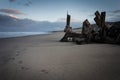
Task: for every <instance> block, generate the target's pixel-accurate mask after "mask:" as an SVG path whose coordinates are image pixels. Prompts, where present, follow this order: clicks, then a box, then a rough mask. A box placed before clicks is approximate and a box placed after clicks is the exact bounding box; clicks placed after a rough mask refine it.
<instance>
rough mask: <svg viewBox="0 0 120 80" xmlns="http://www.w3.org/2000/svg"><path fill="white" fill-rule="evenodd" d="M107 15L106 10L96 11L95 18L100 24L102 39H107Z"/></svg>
mask: <svg viewBox="0 0 120 80" xmlns="http://www.w3.org/2000/svg"><path fill="white" fill-rule="evenodd" d="M105 16H106V12H101V14H100V13H99V12H98V11H96V12H95V18H94V20H95V22H96V24H97V25H98V28H99V35H100V38H101V39H102V40H105V37H106V31H105V29H106V25H105Z"/></svg>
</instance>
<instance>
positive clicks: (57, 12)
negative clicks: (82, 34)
mask: <svg viewBox="0 0 120 80" xmlns="http://www.w3.org/2000/svg"><path fill="white" fill-rule="evenodd" d="M67 10H68V12H69V14H71V16H72V21H73V22H82V21H84V20H85V19H86V18H87V19H89V21H90V22H93V21H94V20H93V18H94V12H95V11H96V10H99V11H106V12H107V20H108V21H118V20H120V19H119V17H120V0H0V14H6V15H10V16H13V17H17V18H29V19H32V20H37V21H51V22H55V21H65V18H66V13H67Z"/></svg>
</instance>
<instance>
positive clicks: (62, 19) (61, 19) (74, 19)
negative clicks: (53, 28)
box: [57, 18, 81, 22]
mask: <svg viewBox="0 0 120 80" xmlns="http://www.w3.org/2000/svg"><path fill="white" fill-rule="evenodd" d="M57 21H58V22H65V21H66V18H58V19H57ZM71 22H81V21H80V20H79V19H76V18H71Z"/></svg>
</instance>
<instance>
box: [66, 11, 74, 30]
mask: <svg viewBox="0 0 120 80" xmlns="http://www.w3.org/2000/svg"><path fill="white" fill-rule="evenodd" d="M70 19H71V16H70V15H69V14H68V13H67V19H66V26H65V29H64V32H70V31H71V30H72V27H70Z"/></svg>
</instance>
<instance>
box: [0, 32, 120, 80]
mask: <svg viewBox="0 0 120 80" xmlns="http://www.w3.org/2000/svg"><path fill="white" fill-rule="evenodd" d="M63 35H64V33H62V32H55V33H52V34H48V35H36V36H28V37H19V38H8V39H0V80H120V46H119V45H111V44H83V45H76V44H75V43H72V42H59V40H60V39H61V38H62V37H63Z"/></svg>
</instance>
